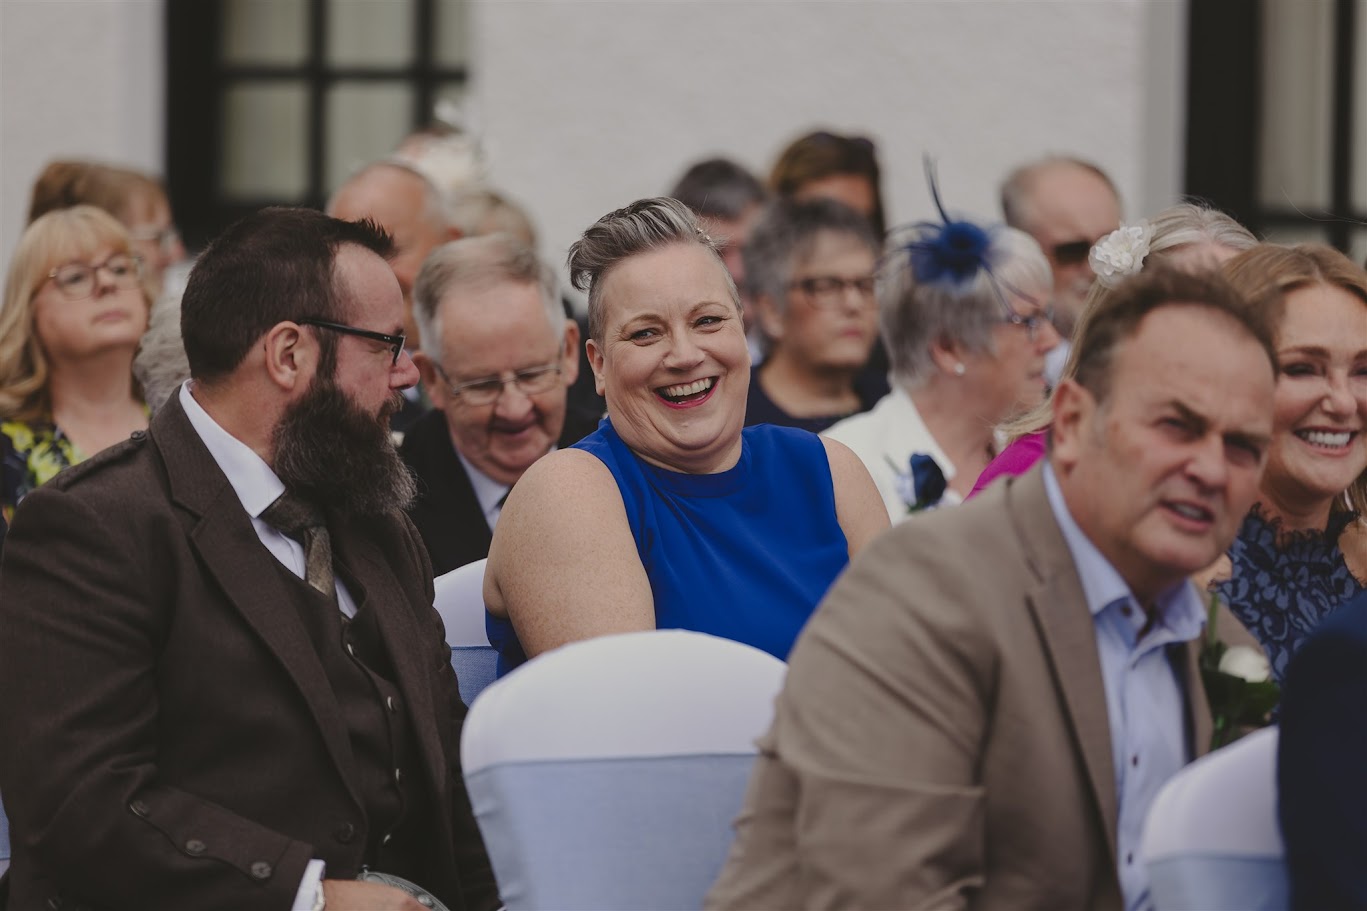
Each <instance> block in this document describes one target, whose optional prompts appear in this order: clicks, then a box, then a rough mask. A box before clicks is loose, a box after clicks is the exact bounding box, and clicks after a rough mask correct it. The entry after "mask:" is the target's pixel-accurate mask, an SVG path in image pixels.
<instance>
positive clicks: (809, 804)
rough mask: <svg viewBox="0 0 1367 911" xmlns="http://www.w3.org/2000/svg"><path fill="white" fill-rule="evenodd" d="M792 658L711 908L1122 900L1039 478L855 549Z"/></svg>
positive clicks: (1110, 773) (1079, 606)
mask: <svg viewBox="0 0 1367 911" xmlns="http://www.w3.org/2000/svg"><path fill="white" fill-rule="evenodd" d="M1184 652H1185V654H1183V655H1182V656H1181V658H1180V660H1178V661H1177V662H1175V663H1176V665H1177V667H1178V671H1179V675H1181V676H1184V677H1185V679H1186V681H1187V682H1188V687H1187V693H1188V713H1187V714H1188V719H1187V720H1188V732H1189V739H1190V742H1191V744H1192V745H1193V752H1196V753H1199V752H1200V751H1201V750H1202V749H1204V746H1205V744H1206V743H1207V742H1208V741H1209V738H1210V718H1209V713H1208V711H1207V710H1206V706H1205V699H1204V694H1203V691H1202V690H1201V686H1200V681H1199V675H1198V674H1197V672H1196V664H1195V647H1194V646H1188V647H1186V648H1185V649H1184ZM790 662H791V669H790V671H789V674H788V680H787V683H786V685H785V687H784V689H783V692H782V694H781V695H780V696H779V698H778V704H777V713H776V716H775V720H774V724H773V727H772V728H771V730H770V731H769V733H768V734H767V735H766V736H765V737H764V738H763V739H762V740H761V742H760V749H761V755H760V759H759V761H758V763H757V766H756V770H755V773H754V775H753V776H752V778H751V781H750V789H749V793H748V795H747V797H746V805H745V809H744V810H743V811H742V813H741V816H740V818H739V819H738V820H737V830H738V834H737V839H736V842H735V844H734V846H733V847H732V850H731V855H730V857H729V859H728V862H727V865H726V868H725V870H724V871H723V873H722V876H721V878H720V879H719V880H718V882H717V884H716V885H715V886H714V887H713V890H712V893H711V894H710V895H709V896H708V902H707V907H709V908H798V907H803V908H899V909H903V908H905V909H910V908H935V909H939V908H974V909H1010V911H1026V909H1040V911H1045V909H1048V911H1060V909H1072V908H1076V909H1088V911H1092V909H1096V911H1106V909H1117V911H1118V909H1121V908H1122V900H1121V894H1120V886H1119V881H1118V878H1117V874H1116V857H1115V851H1116V848H1115V833H1116V818H1117V807H1116V793H1115V771H1114V767H1113V765H1112V760H1111V737H1110V729H1109V725H1108V722H1107V716H1106V697H1105V693H1104V691H1103V685H1102V678H1101V664H1100V659H1099V658H1098V656H1097V651H1096V640H1095V635H1094V631H1093V625H1092V618H1091V614H1090V613H1089V611H1088V609H1087V606H1086V602H1085V600H1084V597H1083V593H1082V587H1081V583H1080V582H1079V580H1078V576H1077V572H1076V570H1075V569H1074V567H1073V563H1072V559H1071V555H1070V553H1069V551H1068V547H1067V544H1066V543H1065V541H1064V539H1063V534H1062V532H1061V531H1060V530H1059V527H1058V524H1057V523H1056V522H1055V521H1054V518H1053V514H1052V512H1051V511H1050V509H1049V504H1048V500H1047V498H1046V496H1045V491H1044V481H1043V475H1042V473H1041V471H1040V469H1039V468H1036V469H1035V470H1034V471H1032V472H1030V473H1029V474H1028V475H1026V476H1024V477H1022V478H1019V479H1012V480H1010V481H1008V482H1006V483H1002V484H998V485H995V486H993V487H992V488H991V489H989V490H988V491H987V492H985V493H984V494H983V495H982V496H980V497H979V498H978V499H976V500H974V501H972V502H970V503H969V504H967V505H965V506H962V507H958V508H955V509H950V510H944V511H942V512H937V513H935V514H933V515H930V516H926V517H921V518H917V519H913V520H912V521H909V522H906V523H903V524H902V525H899V526H897V527H895V528H893V529H892V530H891V531H889V532H888V533H887V534H885V535H883V536H881V537H880V538H878V539H877V540H876V541H875V542H874V543H873V544H871V545H870V546H869V547H867V548H865V550H864V551H863V552H861V553H860V554H859V556H858V557H857V558H856V559H855V560H854V561H853V562H852V563H851V565H850V568H849V570H848V571H847V572H846V573H845V574H844V575H843V576H842V577H841V578H840V579H839V580H838V581H837V582H836V584H835V586H834V587H833V588H832V589H831V592H830V594H829V595H828V596H827V598H826V600H825V601H824V602H823V603H822V605H821V607H820V608H819V609H818V611H817V613H816V615H815V616H814V617H813V619H812V621H811V622H810V624H809V625H808V627H807V629H806V631H805V632H804V633H803V635H802V636H801V637H800V638H799V639H798V643H797V646H796V647H795V649H794V651H793V654H792V656H791V659H790Z"/></svg>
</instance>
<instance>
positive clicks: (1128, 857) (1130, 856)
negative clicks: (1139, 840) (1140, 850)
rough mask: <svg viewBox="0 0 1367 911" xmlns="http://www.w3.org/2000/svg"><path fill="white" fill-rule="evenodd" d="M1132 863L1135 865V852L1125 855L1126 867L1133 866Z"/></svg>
mask: <svg viewBox="0 0 1367 911" xmlns="http://www.w3.org/2000/svg"><path fill="white" fill-rule="evenodd" d="M1132 863H1134V852H1133V851H1131V852H1129V853H1128V854H1126V855H1125V865H1126V866H1129V865H1130V864H1132Z"/></svg>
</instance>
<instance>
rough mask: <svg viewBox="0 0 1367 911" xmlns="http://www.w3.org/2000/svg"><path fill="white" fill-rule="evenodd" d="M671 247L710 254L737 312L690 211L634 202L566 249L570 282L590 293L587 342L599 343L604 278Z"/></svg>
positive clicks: (662, 201) (709, 242) (731, 287)
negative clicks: (688, 246)
mask: <svg viewBox="0 0 1367 911" xmlns="http://www.w3.org/2000/svg"><path fill="white" fill-rule="evenodd" d="M672 244H697V245H698V246H700V247H702V248H703V249H705V250H708V251H709V252H711V254H712V256H713V257H715V258H716V260H717V268H718V269H720V270H721V272H722V275H724V276H725V277H726V287H727V290H728V291H730V293H731V301H732V302H733V303H734V304H735V305H736V312H737V313H739V312H740V309H741V304H740V295H739V294H737V293H736V284H735V282H733V281H732V280H731V273H729V272H727V271H726V264H725V263H723V262H722V259H721V255H720V254H719V253H718V252H717V243H716V241H714V240H713V239H712V238H711V237H710V236H708V234H707V232H706V231H704V230H703V229H702V228H701V227H700V226H699V224H698V219H697V217H696V216H695V215H694V214H693V212H692V210H690V209H689V208H688V206H686V205H684V204H683V203H681V202H679V201H678V200H677V199H671V198H669V197H667V196H657V197H654V198H651V199H638V200H637V201H636V202H633V203H632V204H631V205H629V206H624V207H623V208H620V209H615V210H613V211H611V212H609V213H608V214H606V215H604V216H603V217H602V218H600V219H598V220H597V221H596V222H594V223H593V224H592V225H590V226H589V228H588V230H586V231H585V232H584V236H583V237H581V238H579V239H578V240H576V241H575V242H574V243H573V244H571V245H570V253H569V257H568V260H567V262H568V265H569V270H570V281H571V282H572V283H573V284H574V287H576V288H578V289H579V290H580V291H587V292H588V294H589V338H592V339H595V340H597V341H600V342H601V341H602V339H603V330H604V328H605V326H604V321H605V319H606V315H605V314H604V312H603V278H604V277H605V276H606V275H607V274H608V273H609V272H610V271H611V270H612V269H613V267H614V266H617V265H618V264H619V263H621V262H622V261H624V260H627V259H630V258H631V257H633V256H638V255H640V254H642V253H649V252H652V251H655V250H660V249H663V248H665V247H668V246H670V245H672Z"/></svg>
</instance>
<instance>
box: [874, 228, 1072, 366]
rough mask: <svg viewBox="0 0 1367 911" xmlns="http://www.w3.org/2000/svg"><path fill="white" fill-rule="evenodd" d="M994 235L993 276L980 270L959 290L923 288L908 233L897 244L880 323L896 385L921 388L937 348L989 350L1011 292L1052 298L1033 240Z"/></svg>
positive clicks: (881, 277)
mask: <svg viewBox="0 0 1367 911" xmlns="http://www.w3.org/2000/svg"><path fill="white" fill-rule="evenodd" d="M987 230H988V234H989V237H990V238H991V242H990V245H989V248H988V249H989V252H988V261H989V263H990V264H991V270H990V272H989V270H988V269H979V270H978V272H977V274H976V275H975V276H974V277H973V278H972V279H971V280H969V281H966V282H963V283H960V284H957V285H954V284H948V283H942V282H935V283H930V284H919V283H917V281H916V278H915V276H914V275H913V274H912V268H911V261H910V257H909V255H908V252H907V248H906V246H905V243H906V242H907V240H908V239H909V238H908V236H907V235H906V234H901V235H900V236H897V237H896V241H897V243H898V246H897V247H894V248H892V249H890V250H889V251H888V253H887V255H886V256H885V257H884V260H883V263H882V265H881V266H880V267H879V270H878V310H879V319H880V322H881V324H882V329H883V341H884V342H885V343H886V344H887V347H888V359H889V361H890V362H891V365H892V375H893V378H894V379H895V380H896V381H897V382H898V383H899V384H900V385H901V386H902V387H903V388H905V389H915V388H916V387H918V386H920V385H922V384H923V383H925V382H926V380H928V379H929V378H930V377H931V375H932V374H933V373H934V371H935V361H934V359H933V358H932V357H931V346H932V345H934V344H935V343H936V342H937V341H940V340H946V341H951V342H959V343H960V344H962V345H964V346H965V347H967V348H968V349H969V350H970V351H990V350H991V348H992V327H993V326H995V325H996V324H997V323H999V322H1001V321H1002V319H1003V318H1005V317H1006V316H1007V312H1006V309H1005V308H1006V306H1007V304H1008V302H1009V300H1010V295H1011V290H1012V289H1017V290H1020V291H1023V292H1026V293H1029V292H1031V291H1035V290H1037V289H1038V290H1041V291H1042V292H1043V293H1045V294H1049V293H1052V291H1053V287H1054V280H1053V275H1052V273H1051V271H1050V269H1049V261H1048V260H1047V259H1045V258H1044V251H1042V250H1041V249H1040V246H1039V244H1038V243H1036V242H1035V239H1034V238H1033V237H1031V236H1030V235H1029V234H1026V233H1025V232H1024V231H1019V230H1017V229H1015V228H1008V227H1006V226H1005V225H995V226H993V227H991V228H988V229H987ZM912 239H914V238H912ZM1041 303H1044V301H1041Z"/></svg>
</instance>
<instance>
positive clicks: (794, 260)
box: [742, 198, 879, 313]
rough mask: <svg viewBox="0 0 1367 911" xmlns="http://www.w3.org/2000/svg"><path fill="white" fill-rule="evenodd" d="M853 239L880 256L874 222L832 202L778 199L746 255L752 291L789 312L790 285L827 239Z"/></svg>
mask: <svg viewBox="0 0 1367 911" xmlns="http://www.w3.org/2000/svg"><path fill="white" fill-rule="evenodd" d="M826 235H835V236H837V237H844V238H848V239H849V240H852V241H854V242H856V243H858V244H860V245H862V246H864V247H866V248H867V249H868V251H869V252H870V253H871V254H872V255H873V257H874V258H875V259H877V258H878V252H879V251H878V237H877V235H876V234H874V231H873V226H872V225H871V224H870V223H869V220H868V219H867V218H866V217H864V216H863V215H861V214H860V213H858V212H856V211H855V210H854V209H851V208H850V207H849V206H847V205H845V204H843V203H840V202H836V201H835V200H833V199H824V198H817V199H808V200H805V201H802V202H798V201H796V200H793V199H778V200H775V201H774V202H772V203H770V204H769V206H768V208H766V209H765V210H764V214H762V215H761V216H760V218H759V221H758V222H756V223H755V228H754V230H753V231H752V232H751V233H750V240H749V242H748V243H747V244H746V245H745V250H744V251H743V253H742V256H743V257H744V259H745V283H746V284H747V285H748V286H749V290H750V293H751V294H753V295H755V296H756V297H759V296H761V295H764V296H767V297H768V298H769V300H770V301H772V302H773V305H774V306H775V307H776V308H777V309H778V312H779V313H783V312H785V311H787V309H788V285H789V283H790V282H791V281H792V280H793V273H794V272H796V271H797V270H798V267H799V266H800V265H801V264H802V263H804V262H806V261H807V260H808V259H809V258H810V257H811V256H812V253H813V252H814V251H815V249H816V245H817V243H818V242H819V241H820V240H821V238H822V237H823V236H826Z"/></svg>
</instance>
